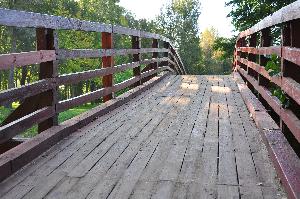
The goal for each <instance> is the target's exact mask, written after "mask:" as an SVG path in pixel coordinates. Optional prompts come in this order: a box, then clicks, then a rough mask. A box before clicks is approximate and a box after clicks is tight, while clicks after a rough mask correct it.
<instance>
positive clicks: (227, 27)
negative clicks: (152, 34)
mask: <svg viewBox="0 0 300 199" xmlns="http://www.w3.org/2000/svg"><path fill="white" fill-rule="evenodd" d="M168 1H169V0H120V5H121V6H123V7H125V8H126V9H127V10H129V11H131V12H132V13H133V14H134V15H135V16H136V17H137V18H138V19H141V18H146V19H154V18H155V16H156V15H158V14H159V13H160V8H161V7H162V6H163V4H165V3H167V2H168ZM225 1H226V0H200V2H201V15H200V18H199V28H200V32H202V31H203V30H204V29H206V28H209V27H212V26H213V27H214V28H216V29H217V30H218V33H219V35H220V36H223V37H231V36H232V35H233V32H232V31H233V30H234V27H233V26H232V24H231V19H230V18H227V17H226V16H227V14H228V13H229V11H230V8H228V7H225Z"/></svg>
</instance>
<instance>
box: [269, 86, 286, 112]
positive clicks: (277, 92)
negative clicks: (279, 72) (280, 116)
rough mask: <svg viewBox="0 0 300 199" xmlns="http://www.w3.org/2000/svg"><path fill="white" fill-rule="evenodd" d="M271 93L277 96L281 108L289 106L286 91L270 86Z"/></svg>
mask: <svg viewBox="0 0 300 199" xmlns="http://www.w3.org/2000/svg"><path fill="white" fill-rule="evenodd" d="M271 93H272V95H273V96H275V97H277V98H278V99H279V101H280V103H281V105H282V107H283V108H288V107H289V106H290V99H289V98H288V97H287V95H286V93H285V92H284V91H283V90H281V89H280V88H278V87H274V88H271Z"/></svg>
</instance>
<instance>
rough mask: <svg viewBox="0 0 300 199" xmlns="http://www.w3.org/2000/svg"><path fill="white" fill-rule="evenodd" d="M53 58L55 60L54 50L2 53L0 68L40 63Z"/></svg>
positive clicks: (6, 68) (5, 68)
mask: <svg viewBox="0 0 300 199" xmlns="http://www.w3.org/2000/svg"><path fill="white" fill-rule="evenodd" d="M54 60H56V54H55V51H54V50H40V51H32V52H22V53H12V54H2V55H0V70H8V69H10V68H11V67H20V66H26V65H31V64H40V63H42V62H47V61H54Z"/></svg>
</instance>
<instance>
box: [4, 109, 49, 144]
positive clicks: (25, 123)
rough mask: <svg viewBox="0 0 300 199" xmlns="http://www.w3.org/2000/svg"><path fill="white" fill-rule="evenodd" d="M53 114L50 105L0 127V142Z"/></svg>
mask: <svg viewBox="0 0 300 199" xmlns="http://www.w3.org/2000/svg"><path fill="white" fill-rule="evenodd" d="M53 115H54V110H53V108H51V107H45V108H42V109H40V110H38V111H35V112H33V113H31V114H29V115H26V116H25V117H22V118H20V119H18V120H16V121H14V122H11V123H9V124H6V125H4V126H1V127H0V144H2V143H4V142H5V141H7V140H9V139H11V138H13V137H14V136H15V135H18V134H19V133H21V132H23V131H25V130H26V129H28V128H30V127H32V126H33V125H34V124H37V123H39V122H42V121H44V120H46V119H48V118H50V117H52V116H53Z"/></svg>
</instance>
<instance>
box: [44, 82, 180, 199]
mask: <svg viewBox="0 0 300 199" xmlns="http://www.w3.org/2000/svg"><path fill="white" fill-rule="evenodd" d="M176 79H177V78H176ZM176 81H177V80H176ZM176 85H178V83H177V82H176ZM174 86H175V85H174ZM172 87H173V85H172V86H171V87H166V88H167V90H165V89H166V88H163V87H162V89H159V90H157V92H158V96H159V95H161V94H163V93H161V92H162V91H164V90H165V91H166V92H169V91H168V90H170V89H171V88H172ZM173 90H174V89H173ZM155 95H156V94H155ZM145 98H146V100H145V101H144V100H143V101H144V102H147V100H149V98H148V97H145ZM155 99H157V97H155V98H154V99H152V100H151V104H147V103H145V104H144V103H143V104H144V105H143V107H139V109H137V110H134V109H133V108H134V107H132V108H129V110H131V111H130V112H129V115H128V116H127V117H128V120H129V122H132V123H134V122H135V123H137V124H139V123H143V124H145V123H144V122H145V121H143V117H141V115H147V114H148V112H149V111H150V110H151V109H153V108H155V106H157V104H158V103H159V102H158V101H157V100H155ZM129 110H128V111H129ZM120 120H121V123H123V125H122V128H117V129H116V130H115V131H116V132H114V133H117V134H120V133H122V132H131V131H130V129H132V128H133V126H132V125H131V124H130V123H129V122H125V121H124V118H120V119H116V121H112V124H113V125H112V124H110V125H109V126H107V127H105V126H103V127H102V128H104V129H106V130H107V131H111V130H110V129H111V127H112V126H115V124H117V123H120ZM139 120H140V121H141V122H138V121H139ZM142 126H143V125H141V126H140V127H142ZM107 131H106V132H107ZM126 136H130V134H128V135H127V134H126ZM123 137H124V136H123ZM131 137H132V136H131ZM121 140H123V139H121ZM121 140H120V141H118V143H119V144H114V145H113V146H112V148H111V149H110V150H109V151H108V152H107V153H106V154H105V156H104V157H102V158H101V157H99V155H97V153H96V152H97V151H98V150H100V149H101V147H100V148H97V149H96V150H94V151H93V152H92V153H91V154H90V155H89V157H86V159H85V161H84V162H82V163H81V164H79V165H78V166H77V167H76V168H75V169H73V170H72V171H70V172H69V174H68V176H70V177H71V176H73V177H76V176H81V177H82V178H80V180H79V179H78V178H75V179H72V178H70V177H68V178H67V179H66V181H65V182H66V183H63V185H64V184H66V186H68V188H67V187H66V186H64V188H63V190H64V191H63V193H68V197H71V198H72V197H77V198H78V197H80V198H85V197H86V195H87V194H88V193H89V192H90V190H91V189H92V188H93V187H94V186H95V185H96V184H97V182H98V180H99V176H101V175H104V174H105V173H106V170H108V169H109V168H110V167H111V165H112V164H114V162H115V161H116V159H117V158H118V157H119V156H120V154H123V153H124V150H125V149H126V147H128V139H127V138H126V139H125V140H123V141H121ZM124 141H125V142H124ZM96 143H97V142H96ZM99 158H100V160H99ZM89 160H90V161H89ZM97 161H98V162H97ZM95 162H97V164H95ZM89 170H90V171H89ZM87 172H88V173H87ZM84 174H86V176H84ZM95 174H97V175H95ZM83 176H84V177H83ZM68 179H70V182H72V184H73V185H74V184H75V185H74V187H72V185H71V187H70V186H69V184H70V183H68V182H69V180H68ZM77 181H78V182H77ZM71 188H72V190H71V191H69V190H70V189H71ZM57 190H61V188H60V187H58V189H57ZM54 193H56V191H55V192H54ZM51 195H52V194H51ZM70 195H71V196H70ZM53 196H55V194H54V195H53ZM50 198H51V197H50Z"/></svg>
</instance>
